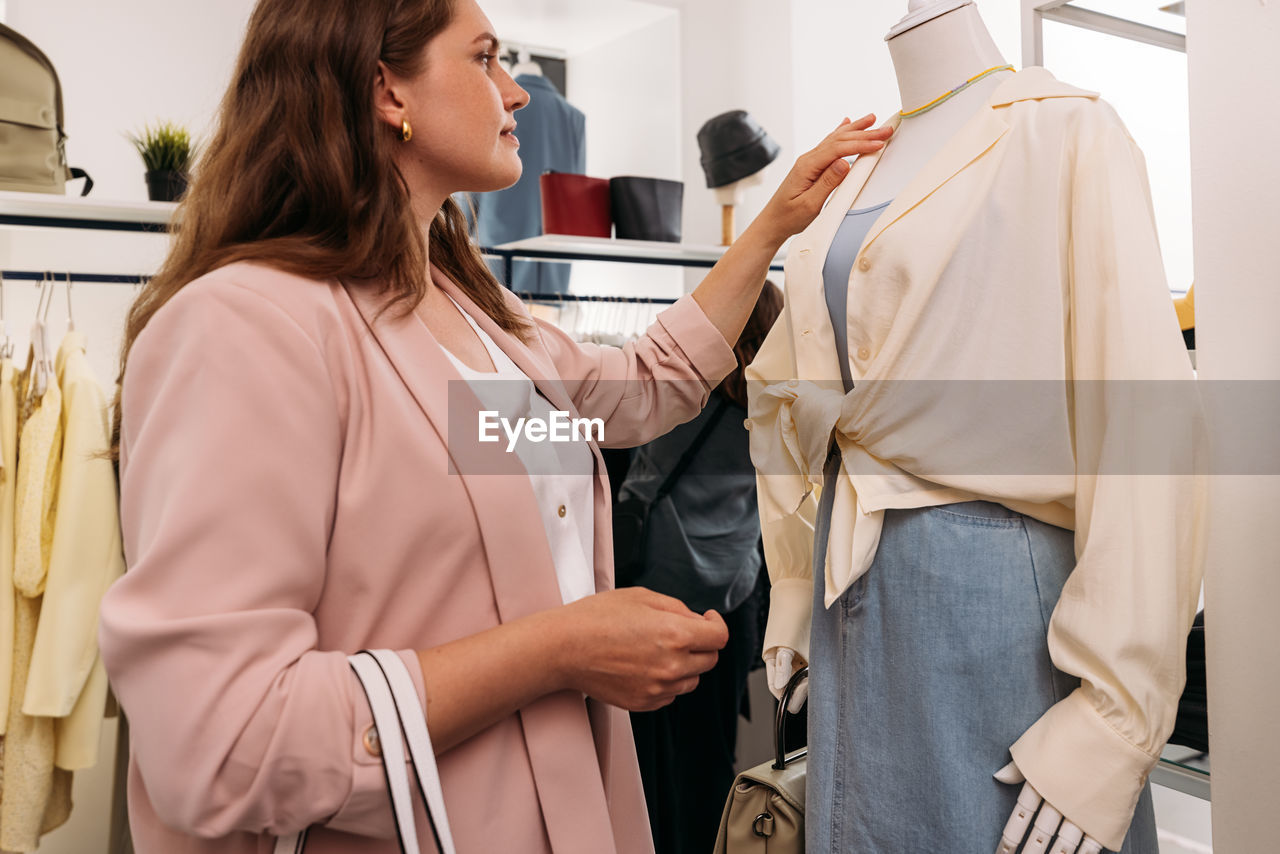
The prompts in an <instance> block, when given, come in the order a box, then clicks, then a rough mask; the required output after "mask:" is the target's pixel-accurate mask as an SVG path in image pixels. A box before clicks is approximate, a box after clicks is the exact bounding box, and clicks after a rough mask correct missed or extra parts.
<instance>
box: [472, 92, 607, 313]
mask: <svg viewBox="0 0 1280 854" xmlns="http://www.w3.org/2000/svg"><path fill="white" fill-rule="evenodd" d="M516 83H518V84H520V86H522V87H523V88H524V89H525V90H526V91H527V92H528V93H529V105H528V106H527V107H525V108H524V109H522V110H520V111H518V112H517V113H516V116H515V118H516V139H518V140H519V141H520V161H521V163H523V164H524V171H523V172H522V173H521V175H520V180H519V181H517V182H516V183H515V184H514V185H512V186H510V187H508V188H507V189H505V190H498V191H497V192H493V193H480V194H477V195H476V196H475V203H476V210H477V217H476V232H477V239H478V240H479V242H480V245H481V246H490V247H492V246H499V245H501V244H503V243H510V242H511V241H514V240H524V239H525V238H528V237H536V236H537V235H539V234H542V195H541V193H540V192H539V189H538V178H539V177H540V176H541V175H542V173H543V172H574V173H582V172H585V171H586V168H587V149H586V116H585V115H584V114H583V113H582V111H581V110H579V109H578V108H577V107H574V106H573V105H572V104H570V103H569V102H568V101H566V100H565V99H564V97H563V96H562V95H561V94H560V93H559V92H557V91H556V88H555V86H553V85H552V83H551V81H549V80H547V79H546V78H544V77H539V76H537V75H532V74H521V75H520V76H519V77H517V78H516ZM489 263H490V266H491V267H492V268H493V272H494V274H495V275H496V276H497V277H498V279H499V281H503V283H504V284H506V285H507V287H509V288H511V289H512V290H517V291H529V292H531V293H538V294H562V293H564V292H565V291H567V290H568V289H569V265H568V264H564V263H549V262H536V261H515V262H513V264H512V271H511V281H510V282H506V281H504V279H505V276H506V273H505V271H504V269H503V264H502V262H500V261H495V260H491V261H490V262H489Z"/></svg>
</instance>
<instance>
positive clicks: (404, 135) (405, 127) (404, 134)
mask: <svg viewBox="0 0 1280 854" xmlns="http://www.w3.org/2000/svg"><path fill="white" fill-rule="evenodd" d="M400 139H402V140H403V141H405V142H408V141H409V140H411V139H413V128H411V127H409V120H408V119H401V120H400Z"/></svg>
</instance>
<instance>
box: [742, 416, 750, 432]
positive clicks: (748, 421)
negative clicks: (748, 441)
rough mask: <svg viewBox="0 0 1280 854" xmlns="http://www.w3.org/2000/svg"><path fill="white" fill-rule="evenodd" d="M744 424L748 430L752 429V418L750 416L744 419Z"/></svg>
mask: <svg viewBox="0 0 1280 854" xmlns="http://www.w3.org/2000/svg"><path fill="white" fill-rule="evenodd" d="M742 426H743V427H746V428H747V429H748V430H750V429H751V419H750V418H748V419H747V420H745V421H743V422H742Z"/></svg>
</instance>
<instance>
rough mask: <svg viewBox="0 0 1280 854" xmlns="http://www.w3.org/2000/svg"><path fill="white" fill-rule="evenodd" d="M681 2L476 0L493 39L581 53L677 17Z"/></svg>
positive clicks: (652, 0) (663, 0) (568, 52)
mask: <svg viewBox="0 0 1280 854" xmlns="http://www.w3.org/2000/svg"><path fill="white" fill-rule="evenodd" d="M683 3H684V0H644V1H643V2H642V0H481V3H480V5H481V8H483V9H484V11H485V13H486V14H487V15H488V16H489V20H491V21H492V22H493V25H494V27H496V28H497V31H498V37H499V38H501V39H502V40H503V41H508V42H514V43H518V44H521V45H523V46H525V47H542V48H549V49H552V50H553V51H557V52H563V53H565V54H569V55H572V54H575V53H581V52H583V51H587V50H591V49H592V48H595V47H599V46H600V45H603V44H608V43H609V42H611V41H615V40H617V39H620V38H622V37H623V36H625V35H627V34H628V33H631V32H634V31H635V30H640V29H644V28H645V27H648V26H652V25H653V24H656V23H657V22H658V21H661V20H663V19H665V18H668V17H670V16H672V15H676V14H678V12H677V11H676V10H677V9H679V8H680V6H682V5H683Z"/></svg>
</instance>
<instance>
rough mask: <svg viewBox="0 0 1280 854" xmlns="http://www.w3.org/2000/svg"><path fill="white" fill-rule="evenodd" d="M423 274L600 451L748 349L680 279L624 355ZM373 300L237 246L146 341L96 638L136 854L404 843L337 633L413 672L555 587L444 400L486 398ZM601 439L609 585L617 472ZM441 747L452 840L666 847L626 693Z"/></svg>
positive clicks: (607, 582)
mask: <svg viewBox="0 0 1280 854" xmlns="http://www.w3.org/2000/svg"><path fill="white" fill-rule="evenodd" d="M432 274H433V277H434V280H435V282H436V283H437V284H438V285H439V286H440V287H442V288H444V289H445V290H446V291H447V292H448V293H449V294H450V295H451V296H452V297H453V298H454V299H455V300H457V301H458V303H459V304H460V305H461V306H462V308H463V310H464V311H466V312H467V313H468V314H470V315H471V316H472V317H474V318H475V319H476V321H477V322H478V323H479V324H480V326H481V327H482V328H483V329H484V330H485V331H486V332H488V333H489V335H491V336H492V337H493V339H494V340H495V341H497V342H498V345H499V346H500V347H501V348H502V349H503V351H504V352H505V353H507V355H509V356H510V357H511V359H512V360H513V361H514V362H515V363H516V364H517V365H519V366H520V367H521V368H522V369H523V370H524V371H525V372H526V373H527V374H528V375H529V376H530V377H531V378H532V379H533V380H534V382H535V383H536V384H537V386H538V388H539V389H540V390H541V391H542V392H543V393H544V394H545V395H546V396H547V398H548V399H549V400H550V401H551V402H552V403H553V404H554V405H555V407H556V408H557V409H562V410H566V411H569V412H571V413H572V414H573V415H574V416H575V417H577V416H579V415H581V416H585V417H598V418H602V419H604V422H605V430H604V435H605V439H606V443H607V444H609V445H620V446H625V445H634V444H637V443H641V442H644V441H647V440H649V439H651V438H653V437H656V436H658V435H660V434H662V433H664V432H666V431H667V430H669V429H671V428H672V427H673V426H675V425H676V424H678V423H681V422H683V421H685V420H688V419H689V418H691V417H693V415H694V414H695V413H697V412H698V410H699V409H700V408H701V407H702V406H703V404H704V403H705V402H706V399H707V395H708V394H709V392H710V389H711V388H712V387H714V386H715V385H716V383H718V382H719V381H720V380H721V379H722V378H723V377H724V376H725V375H726V374H727V373H728V372H729V371H730V370H731V369H732V368H733V366H734V364H735V361H734V356H733V353H732V350H731V349H730V348H729V347H728V345H727V344H726V343H725V341H724V338H723V337H722V336H721V335H720V333H719V332H718V331H717V330H716V328H715V327H714V326H713V325H712V324H711V322H710V321H709V320H708V319H707V318H706V316H705V315H704V314H703V313H702V311H701V309H700V308H699V307H698V305H697V303H695V302H694V301H693V300H692V298H689V297H686V298H684V299H682V300H680V301H679V302H678V303H676V304H675V305H674V306H672V307H671V308H670V309H668V310H666V311H664V312H663V313H662V314H661V315H660V316H659V318H658V320H657V322H655V323H654V324H653V326H652V327H651V328H650V329H649V331H648V334H647V335H646V336H645V337H643V338H641V339H640V340H639V341H638V342H636V343H634V344H629V345H627V346H626V347H624V348H622V349H618V348H612V347H599V346H595V345H591V344H577V343H575V342H574V341H573V340H572V339H570V338H569V337H568V336H567V335H565V334H564V333H563V332H562V331H560V330H559V329H557V328H556V327H554V326H552V325H550V324H544V323H538V328H537V335H536V337H535V340H534V341H533V343H532V344H531V345H530V346H525V345H524V344H522V343H520V342H519V341H518V340H517V339H515V338H514V337H512V336H511V335H509V334H507V333H505V332H503V331H502V330H500V329H499V328H498V327H497V326H496V325H495V324H494V323H493V322H492V321H491V320H490V319H489V318H488V317H487V316H486V315H485V314H484V313H483V312H481V311H480V310H479V309H478V308H477V307H476V306H475V304H474V303H472V302H471V300H469V299H468V298H467V297H466V296H465V295H464V294H463V293H462V292H461V291H460V290H459V289H458V288H457V286H456V285H455V284H453V282H451V281H449V280H448V279H447V278H446V277H444V276H443V275H442V274H441V273H440V272H439V271H438V270H435V269H433V270H432ZM509 302H510V303H511V305H512V307H513V308H516V309H517V310H519V311H521V312H522V313H523V312H524V309H523V307H522V306H521V303H520V302H519V300H518V299H516V298H515V297H514V296H511V297H509ZM378 308H379V304H378V300H377V299H376V298H373V297H372V296H371V295H370V294H368V293H367V292H362V291H359V290H357V289H353V288H345V287H344V286H342V285H340V284H338V283H335V282H316V281H312V280H308V279H304V278H301V277H298V276H294V275H290V274H286V273H282V272H279V271H276V270H272V269H269V268H266V267H263V266H260V265H255V264H248V263H237V264H231V265H228V266H226V267H223V268H221V269H219V270H216V271H214V272H212V273H210V274H208V275H206V276H203V277H201V278H200V279H198V280H196V281H194V282H192V283H191V284H189V285H188V286H186V287H185V288H183V289H182V291H181V292H180V293H179V294H178V295H177V296H176V297H174V298H173V299H172V300H171V301H170V302H169V303H168V304H167V305H165V307H164V308H163V309H161V310H160V311H159V312H158V313H157V314H156V315H155V317H154V318H153V319H152V320H151V322H150V323H149V324H148V325H147V327H146V329H145V331H144V332H143V333H142V334H141V335H140V336H139V337H138V339H137V342H136V344H135V345H134V348H133V351H132V353H131V355H130V358H129V369H128V373H127V376H126V378H125V384H124V423H123V437H122V445H123V447H122V457H121V516H122V520H123V525H124V539H125V551H126V555H127V559H128V565H129V570H128V572H127V573H126V574H125V576H124V577H123V578H122V579H121V580H120V581H119V582H118V583H116V584H115V586H113V587H112V588H111V590H110V591H109V592H108V593H107V596H106V598H105V600H104V602H103V605H102V619H101V630H100V634H101V646H102V655H103V659H104V661H105V662H106V666H107V670H108V672H109V673H110V676H111V682H112V685H113V686H114V689H115V692H116V694H117V696H118V697H119V699H120V701H121V703H122V705H123V706H124V709H125V711H126V712H127V714H128V716H129V720H130V724H131V736H132V743H131V748H130V749H131V753H130V769H129V809H130V820H131V825H132V828H133V833H134V839H135V845H136V848H137V850H138V852H139V854H180V852H200V854H212V852H219V854H230V852H234V853H235V854H249V852H256V854H264V852H268V851H270V846H271V843H272V836H273V835H278V834H283V833H289V832H293V831H297V830H298V829H300V828H302V827H304V826H308V825H319V827H316V828H314V829H313V830H312V833H311V836H310V838H309V840H308V844H307V852H308V854H325V852H356V851H359V852H368V854H380V852H387V854H390V852H394V851H398V847H397V844H396V842H395V840H394V834H393V830H392V825H391V813H390V808H389V806H388V799H387V794H386V788H385V782H384V779H383V772H382V768H381V765H380V762H381V760H380V759H379V758H378V757H377V756H376V755H374V754H373V753H371V752H370V751H369V750H368V749H367V748H366V746H365V735H366V732H367V731H368V730H369V728H370V726H371V718H370V714H369V710H368V707H367V704H366V702H365V699H364V695H363V693H362V692H361V689H360V687H359V683H358V682H357V681H356V679H355V677H354V675H353V674H352V673H351V672H350V670H349V668H348V665H347V663H346V660H345V656H346V654H347V653H350V652H354V651H356V650H358V649H361V648H364V647H368V648H384V649H393V650H398V651H401V654H402V655H403V656H404V658H405V661H406V663H407V664H408V665H409V670H410V672H411V673H412V674H414V678H415V680H417V681H419V683H420V680H421V671H420V669H419V667H418V664H417V659H416V657H415V656H414V653H413V650H415V649H418V648H424V647H431V646H435V645H438V644H441V643H444V642H446V641H449V640H452V639H455V638H458V637H462V636H465V635H469V634H473V633H475V632H479V631H482V630H484V629H487V628H490V627H492V626H495V625H498V624H499V623H502V622H505V621H509V620H512V619H515V618H517V617H520V616H523V615H526V614H529V613H532V612H536V611H541V610H545V609H548V608H554V607H557V606H558V605H560V604H561V600H560V594H559V588H558V586H557V582H556V576H555V571H554V568H553V565H552V559H551V553H550V549H549V547H548V545H547V541H546V536H545V534H544V530H543V527H542V523H541V520H540V517H539V515H538V511H537V507H536V505H535V503H534V494H533V490H532V487H531V485H530V481H529V479H528V477H527V476H526V475H525V474H523V473H517V474H483V473H478V472H475V471H472V470H470V469H473V468H474V466H470V465H458V466H457V469H460V472H458V473H454V472H451V470H450V457H451V455H454V456H456V450H457V449H456V448H452V447H451V446H450V445H449V428H450V418H449V416H450V415H452V416H453V419H454V425H455V433H458V432H460V431H462V429H463V428H462V427H461V426H460V425H474V424H475V423H476V419H475V417H474V416H475V410H476V409H478V407H479V404H478V402H477V401H476V400H475V398H474V397H473V396H472V395H470V393H469V392H468V391H466V390H465V389H466V387H465V386H464V385H462V384H461V383H460V382H458V381H460V380H461V377H460V376H459V375H458V373H457V372H456V371H455V369H454V367H453V365H452V363H451V362H450V361H449V359H448V358H447V356H446V355H445V353H444V351H443V350H442V349H441V348H440V346H439V345H438V344H437V343H436V341H435V339H434V338H433V337H432V336H431V334H430V332H429V331H428V330H427V327H426V326H425V325H424V324H423V323H422V322H421V321H420V320H419V319H418V318H417V317H416V316H415V315H413V314H410V315H409V316H408V317H405V318H397V317H395V316H394V314H393V313H386V314H383V315H382V316H381V317H377V316H376V315H377V309H378ZM451 380H452V381H455V382H454V385H453V387H452V391H453V399H452V400H451V399H450V390H451V387H450V385H449V384H450V381H451ZM623 380H626V381H629V382H621V381H623ZM459 389H462V390H463V391H462V393H461V394H460V393H459ZM459 413H461V415H462V417H459ZM465 438H466V437H465V436H462V437H459V442H460V444H459V445H458V447H462V446H463V445H465V444H467V443H466V442H463V441H462V440H463V439H465ZM471 444H472V445H474V442H471ZM486 447H488V448H499V449H500V448H501V447H505V445H501V446H498V445H489V446H486ZM592 451H593V454H594V455H595V459H596V468H595V478H594V481H595V482H594V493H595V518H594V531H595V572H596V587H597V589H598V590H606V589H609V588H611V587H612V586H613V558H612V543H611V531H610V519H609V490H608V484H607V479H606V475H605V471H604V466H603V465H602V463H601V459H600V453H599V449H598V448H596V447H595V446H594V444H593V446H592ZM493 453H500V450H499V451H494V452H493ZM418 689H419V692H420V693H423V695H424V697H425V689H424V686H423V685H421V684H419V685H418ZM439 762H440V772H441V777H442V780H443V786H444V792H445V801H446V806H447V809H448V813H449V818H450V821H451V824H452V827H453V833H454V838H455V840H456V841H457V844H458V850H459V851H460V852H462V854H473V852H490V851H499V852H507V854H516V852H555V854H604V852H618V854H633V852H651V851H652V850H653V843H652V841H651V840H650V834H649V827H648V821H647V817H646V812H645V803H644V795H643V792H642V789H641V785H640V777H639V773H638V770H637V765H636V757H635V747H634V745H633V742H632V738H631V729H630V725H629V722H628V719H627V716H626V713H625V712H623V711H622V710H620V709H617V708H614V707H611V706H606V705H603V704H600V703H597V702H595V701H593V700H584V699H583V697H582V696H581V695H580V694H574V693H568V692H566V693H560V694H556V695H551V696H548V697H545V698H543V699H541V700H539V701H537V702H535V703H533V704H532V705H530V706H528V707H526V708H524V709H522V710H521V711H520V712H519V713H518V714H516V715H513V716H512V717H510V718H508V719H507V720H504V721H502V722H500V723H498V724H497V725H495V726H493V727H490V728H489V729H487V730H485V731H484V732H482V733H480V734H478V735H476V736H475V737H473V738H471V739H470V740H468V741H467V742H465V743H464V744H462V745H460V746H458V747H456V748H454V749H453V750H450V751H449V752H447V753H446V754H444V755H443V756H441V757H440V760H439ZM419 827H420V828H425V824H423V823H422V822H420V823H419ZM369 837H374V840H371V839H369ZM375 840H376V841H375ZM424 845H426V846H427V848H428V849H429V847H430V845H429V843H427V842H425V840H424ZM424 850H426V849H424Z"/></svg>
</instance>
